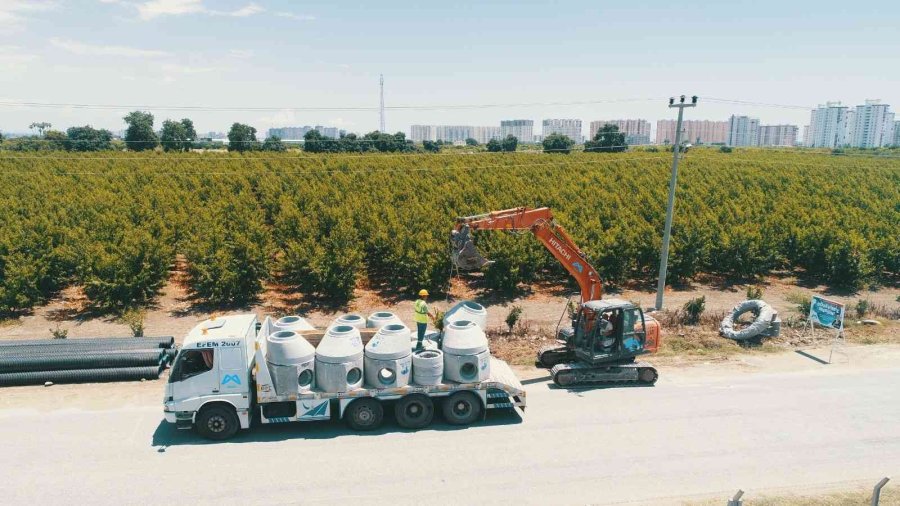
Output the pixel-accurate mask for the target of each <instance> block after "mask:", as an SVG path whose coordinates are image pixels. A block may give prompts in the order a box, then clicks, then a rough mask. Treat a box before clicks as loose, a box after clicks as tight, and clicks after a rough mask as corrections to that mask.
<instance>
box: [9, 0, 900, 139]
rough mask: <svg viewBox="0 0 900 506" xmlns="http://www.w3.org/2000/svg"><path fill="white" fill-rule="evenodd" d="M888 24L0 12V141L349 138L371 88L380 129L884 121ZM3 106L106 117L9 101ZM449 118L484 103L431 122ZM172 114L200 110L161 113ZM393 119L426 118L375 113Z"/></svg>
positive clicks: (549, 13) (104, 8)
mask: <svg viewBox="0 0 900 506" xmlns="http://www.w3.org/2000/svg"><path fill="white" fill-rule="evenodd" d="M898 21H900V2H896V1H888V0H876V1H873V2H866V3H855V2H846V1H841V2H832V1H821V0H820V1H811V0H794V1H792V2H785V1H783V0H780V1H773V0H755V1H752V2H750V1H741V0H727V1H723V0H718V1H711V2H694V3H692V4H690V5H687V4H683V5H678V4H677V3H674V2H663V1H657V0H643V1H641V2H623V1H617V2H608V1H603V0H591V1H580V0H572V1H544V2H534V1H529V0H515V1H492V2H485V1H481V2H476V1H457V2H441V3H440V4H438V3H437V2H433V1H421V0H420V1H418V2H395V1H390V0H380V1H378V2H360V1H352V0H342V1H338V2H322V1H319V2H307V1H302V2H301V1H286V0H254V1H247V0H131V1H129V0H79V1H75V0H72V1H66V0H0V131H2V132H7V133H9V132H25V131H27V130H28V125H29V124H30V123H32V122H38V121H46V122H50V123H52V124H53V128H54V129H65V128H67V127H70V126H74V125H84V124H90V125H92V126H94V127H97V128H108V129H111V130H113V131H119V130H121V129H123V128H124V122H123V121H122V117H123V116H124V115H125V114H126V113H127V112H128V111H130V110H133V109H135V108H136V107H135V106H143V108H144V109H147V110H150V112H152V113H154V115H155V117H156V121H157V127H158V126H159V124H160V123H161V122H162V121H163V120H164V119H167V118H171V119H180V118H182V117H189V118H191V119H192V120H193V121H194V123H195V125H196V127H197V130H198V132H207V131H227V130H228V128H229V127H230V125H231V124H232V123H233V122H235V121H240V122H243V123H249V124H251V125H253V126H255V127H256V128H257V129H258V130H260V131H261V132H265V130H266V129H267V128H269V127H272V126H303V125H316V124H320V125H326V126H337V127H340V128H344V129H346V130H348V131H356V132H368V131H372V130H376V129H378V125H379V118H378V111H377V107H378V101H379V96H378V77H379V74H384V79H385V92H384V94H385V103H386V105H387V106H388V107H389V109H388V110H387V112H386V126H387V128H386V130H388V131H391V132H394V131H403V132H406V133H407V134H408V133H409V126H410V125H411V124H443V125H494V126H497V125H499V122H500V120H502V119H533V120H534V121H535V125H536V129H535V130H536V133H537V130H539V128H537V125H539V124H540V121H541V120H542V119H545V118H579V119H581V120H582V121H583V124H584V130H585V133H587V129H588V123H589V122H590V121H592V120H599V119H605V120H609V119H621V118H643V119H647V120H650V121H651V122H652V123H654V124H655V121H656V120H658V119H667V118H674V117H675V111H674V110H671V109H669V108H668V107H667V103H668V97H669V96H672V95H675V96H677V95H681V94H685V95H688V96H690V95H694V94H696V95H698V96H699V97H700V102H699V105H698V107H697V108H695V109H688V110H687V111H686V113H685V118H686V119H711V120H725V119H727V118H728V117H729V116H730V115H731V114H742V115H749V116H752V117H757V118H759V119H760V120H761V122H762V123H763V124H778V123H791V124H796V125H801V127H802V125H805V124H807V123H808V121H809V111H808V108H811V107H814V106H815V105H816V104H819V103H824V102H826V101H842V102H843V103H844V105H851V106H852V105H857V104H862V103H863V101H864V100H865V99H882V102H883V103H888V104H891V105H892V106H893V107H892V110H896V109H898V108H900V24H898ZM713 98H718V99H727V100H736V101H745V102H754V103H758V104H783V105H789V106H792V107H774V106H762V105H747V104H735V103H721V102H716V101H713V100H706V99H713ZM22 102H39V103H52V104H91V105H103V106H107V107H104V108H73V107H71V106H65V105H60V106H55V107H49V108H36V107H33V106H19V105H9V104H11V103H12V104H20V103H22ZM573 102H580V104H573ZM463 105H464V106H474V105H491V107H466V108H447V107H443V108H442V107H440V106H463ZM183 106H191V107H199V108H200V110H191V111H184V110H167V109H165V108H166V107H183ZM407 106H427V107H426V108H411V109H390V107H407ZM341 107H343V108H351V109H352V110H310V109H309V108H320V109H322V108H332V109H334V108H341ZM222 108H233V109H238V110H221V109H222Z"/></svg>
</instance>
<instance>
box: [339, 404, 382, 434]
mask: <svg viewBox="0 0 900 506" xmlns="http://www.w3.org/2000/svg"><path fill="white" fill-rule="evenodd" d="M383 419H384V408H383V407H382V406H381V403H380V402H378V401H377V400H375V399H373V398H371V397H363V398H362V399H357V400H355V401H353V402H352V403H350V406H348V407H347V411H346V412H345V413H344V420H346V422H347V425H348V426H350V428H351V429H353V430H374V429H377V428H378V427H379V426H380V425H381V421H382V420H383Z"/></svg>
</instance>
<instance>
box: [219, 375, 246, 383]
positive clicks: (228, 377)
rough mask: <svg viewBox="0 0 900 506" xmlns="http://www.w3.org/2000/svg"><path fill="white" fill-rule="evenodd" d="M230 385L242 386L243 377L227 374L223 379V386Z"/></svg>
mask: <svg viewBox="0 0 900 506" xmlns="http://www.w3.org/2000/svg"><path fill="white" fill-rule="evenodd" d="M229 383H234V384H235V385H240V384H241V377H240V376H238V375H237V374H226V375H225V377H224V378H222V384H223V385H227V384H229Z"/></svg>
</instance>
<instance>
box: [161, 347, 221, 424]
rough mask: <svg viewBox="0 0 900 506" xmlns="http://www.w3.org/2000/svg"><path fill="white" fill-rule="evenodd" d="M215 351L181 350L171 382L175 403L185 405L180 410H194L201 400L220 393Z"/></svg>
mask: <svg viewBox="0 0 900 506" xmlns="http://www.w3.org/2000/svg"><path fill="white" fill-rule="evenodd" d="M217 361H218V360H217V359H216V353H215V350H214V349H211V348H207V349H193V350H181V353H180V354H179V356H178V360H177V361H176V363H175V367H174V368H173V369H172V375H171V377H170V378H169V382H170V383H171V384H172V394H173V396H174V398H175V401H178V402H181V403H184V405H183V406H182V407H181V408H179V410H185V411H188V410H194V409H197V408H198V407H199V401H200V398H202V397H205V396H209V395H214V394H217V393H218V392H219V375H218V373H217V372H216V362H217Z"/></svg>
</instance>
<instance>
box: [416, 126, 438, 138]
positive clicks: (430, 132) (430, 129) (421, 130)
mask: <svg viewBox="0 0 900 506" xmlns="http://www.w3.org/2000/svg"><path fill="white" fill-rule="evenodd" d="M409 140H411V141H413V142H424V141H436V140H437V137H435V131H434V126H433V125H412V126H411V127H409Z"/></svg>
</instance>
